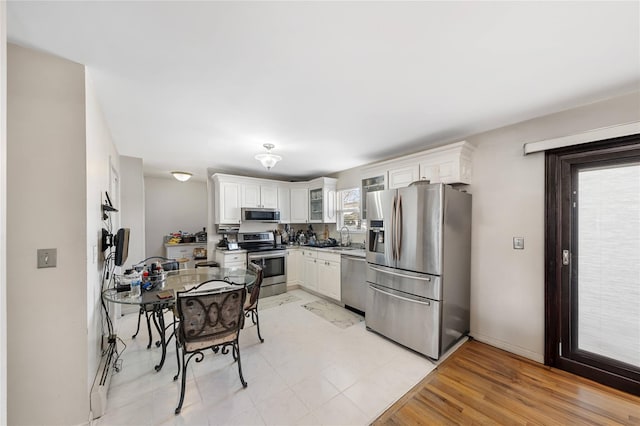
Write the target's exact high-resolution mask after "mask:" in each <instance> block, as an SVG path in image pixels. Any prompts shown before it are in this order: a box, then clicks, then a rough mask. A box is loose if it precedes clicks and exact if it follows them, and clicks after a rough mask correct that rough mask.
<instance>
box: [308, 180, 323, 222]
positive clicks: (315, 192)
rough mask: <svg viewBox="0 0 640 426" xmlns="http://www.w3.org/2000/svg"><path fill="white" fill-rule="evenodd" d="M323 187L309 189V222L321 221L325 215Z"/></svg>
mask: <svg viewBox="0 0 640 426" xmlns="http://www.w3.org/2000/svg"><path fill="white" fill-rule="evenodd" d="M323 198H324V194H323V193H322V188H315V189H309V222H312V223H320V222H322V218H323V216H324V203H323Z"/></svg>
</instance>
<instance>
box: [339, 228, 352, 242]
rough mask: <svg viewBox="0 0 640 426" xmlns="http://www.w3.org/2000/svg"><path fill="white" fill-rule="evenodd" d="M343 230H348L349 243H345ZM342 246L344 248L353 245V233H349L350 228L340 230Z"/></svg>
mask: <svg viewBox="0 0 640 426" xmlns="http://www.w3.org/2000/svg"><path fill="white" fill-rule="evenodd" d="M342 230H346V231H347V242H346V243H345V240H344V234H343V233H342ZM340 245H341V246H342V247H346V246H349V245H351V233H350V232H349V228H347V227H346V226H343V227H342V228H340Z"/></svg>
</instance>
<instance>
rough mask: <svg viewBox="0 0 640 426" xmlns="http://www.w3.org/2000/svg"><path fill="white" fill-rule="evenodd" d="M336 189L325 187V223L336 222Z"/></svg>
mask: <svg viewBox="0 0 640 426" xmlns="http://www.w3.org/2000/svg"><path fill="white" fill-rule="evenodd" d="M336 197H337V194H336V189H335V188H333V187H326V188H325V189H324V223H336V220H337V215H336Z"/></svg>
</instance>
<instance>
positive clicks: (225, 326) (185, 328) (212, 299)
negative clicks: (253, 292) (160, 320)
mask: <svg viewBox="0 0 640 426" xmlns="http://www.w3.org/2000/svg"><path fill="white" fill-rule="evenodd" d="M212 281H214V280H212ZM212 281H207V282H204V283H202V284H200V285H198V286H197V287H194V288H192V289H190V290H187V291H182V292H178V293H177V297H176V306H177V308H178V316H179V318H180V323H179V329H178V333H179V336H180V339H181V340H182V341H183V342H185V343H186V344H187V345H186V346H187V347H189V346H191V347H194V348H196V349H201V348H206V347H209V346H214V345H219V344H222V343H226V342H230V341H233V340H235V339H236V338H237V337H238V333H239V332H240V328H241V327H242V325H243V320H244V315H243V313H244V310H243V307H244V302H245V300H246V296H247V291H246V289H245V288H244V287H234V288H229V283H227V282H224V281H220V283H222V284H221V285H225V286H226V288H224V289H214V290H201V291H199V289H200V288H201V287H203V286H204V285H205V284H211V283H212ZM189 343H193V344H194V345H189Z"/></svg>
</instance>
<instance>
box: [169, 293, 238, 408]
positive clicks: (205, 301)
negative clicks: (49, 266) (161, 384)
mask: <svg viewBox="0 0 640 426" xmlns="http://www.w3.org/2000/svg"><path fill="white" fill-rule="evenodd" d="M211 284H219V285H221V286H223V287H225V288H222V289H220V288H218V289H212V290H204V288H206V287H207V286H210V285H211ZM246 297H247V290H246V288H245V286H235V285H230V283H229V282H227V281H221V280H210V281H205V282H204V283H202V284H199V285H198V286H196V287H193V288H191V289H190V290H187V291H181V292H178V293H177V295H176V306H177V311H178V326H177V331H176V356H177V357H178V374H176V375H175V377H174V378H173V380H177V379H178V377H179V376H180V374H182V384H181V388H180V401H179V403H178V407H176V410H175V413H176V414H179V413H180V410H181V409H182V403H183V402H184V394H185V387H186V381H187V379H186V377H187V365H188V364H189V361H191V358H193V357H196V362H201V361H202V360H203V359H204V353H203V351H204V350H207V349H212V350H213V352H215V353H218V351H220V352H222V353H223V354H228V353H229V348H231V353H232V355H233V359H234V360H235V361H237V362H238V374H239V375H240V381H241V382H242V386H243V387H245V388H246V387H247V382H245V380H244V377H243V376H242V364H241V362H240V345H239V344H238V337H239V335H240V329H241V328H242V326H243V324H244V315H243V312H244V311H243V306H244V302H245V300H246Z"/></svg>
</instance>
